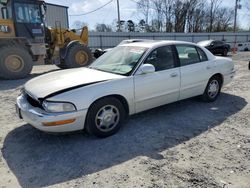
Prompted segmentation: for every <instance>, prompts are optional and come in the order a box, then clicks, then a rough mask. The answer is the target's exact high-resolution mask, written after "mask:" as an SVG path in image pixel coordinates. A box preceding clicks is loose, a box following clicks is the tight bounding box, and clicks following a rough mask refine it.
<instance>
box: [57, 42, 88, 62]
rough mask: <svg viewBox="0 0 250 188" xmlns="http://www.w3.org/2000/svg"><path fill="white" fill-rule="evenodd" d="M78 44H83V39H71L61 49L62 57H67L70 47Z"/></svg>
mask: <svg viewBox="0 0 250 188" xmlns="http://www.w3.org/2000/svg"><path fill="white" fill-rule="evenodd" d="M77 44H81V45H84V44H83V43H81V41H79V40H73V41H70V42H69V43H68V44H67V46H66V47H64V48H61V49H60V58H61V59H65V57H66V55H67V53H68V50H69V49H70V47H72V46H74V45H77Z"/></svg>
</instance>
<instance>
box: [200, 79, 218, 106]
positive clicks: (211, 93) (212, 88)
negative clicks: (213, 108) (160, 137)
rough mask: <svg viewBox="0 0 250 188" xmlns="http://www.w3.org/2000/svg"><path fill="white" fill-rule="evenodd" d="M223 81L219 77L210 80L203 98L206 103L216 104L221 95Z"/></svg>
mask: <svg viewBox="0 0 250 188" xmlns="http://www.w3.org/2000/svg"><path fill="white" fill-rule="evenodd" d="M221 87H222V80H221V78H220V77H219V76H213V77H212V78H210V79H209V81H208V84H207V87H206V89H205V91H204V93H203V95H202V96H201V98H202V100H203V101H204V102H214V101H216V99H217V98H218V96H219V95H220V91H221Z"/></svg>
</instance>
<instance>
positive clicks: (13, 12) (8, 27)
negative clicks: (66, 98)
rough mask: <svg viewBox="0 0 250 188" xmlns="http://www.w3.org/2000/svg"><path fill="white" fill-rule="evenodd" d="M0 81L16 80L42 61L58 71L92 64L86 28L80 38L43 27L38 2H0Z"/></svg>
mask: <svg viewBox="0 0 250 188" xmlns="http://www.w3.org/2000/svg"><path fill="white" fill-rule="evenodd" d="M0 5H1V6H0V7H1V16H0V17H1V18H0V78H4V79H20V78H24V77H26V76H27V75H28V74H29V73H30V72H31V70H32V67H33V64H34V63H33V62H35V61H38V60H41V59H42V60H43V62H45V64H55V65H57V66H58V67H60V68H63V69H67V68H75V67H83V66H87V65H89V64H90V63H91V62H92V54H91V50H90V49H89V48H88V46H87V45H88V28H87V27H84V28H83V29H82V32H81V35H77V34H76V33H75V32H74V31H71V30H68V29H65V28H61V24H60V22H56V26H55V28H48V27H46V26H45V24H44V18H45V14H46V4H45V2H44V1H40V0H0Z"/></svg>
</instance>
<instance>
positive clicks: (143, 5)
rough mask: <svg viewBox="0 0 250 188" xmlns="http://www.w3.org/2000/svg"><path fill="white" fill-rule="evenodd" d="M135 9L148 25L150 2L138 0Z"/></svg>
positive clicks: (148, 0)
mask: <svg viewBox="0 0 250 188" xmlns="http://www.w3.org/2000/svg"><path fill="white" fill-rule="evenodd" d="M137 9H138V10H139V12H141V13H142V14H143V16H144V20H145V22H146V24H148V22H149V20H148V18H149V13H150V0H139V1H138V2H137Z"/></svg>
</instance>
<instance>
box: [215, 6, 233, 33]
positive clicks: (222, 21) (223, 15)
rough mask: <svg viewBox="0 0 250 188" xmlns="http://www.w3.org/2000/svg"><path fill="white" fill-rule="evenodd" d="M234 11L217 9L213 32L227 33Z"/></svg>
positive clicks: (231, 24) (231, 23)
mask: <svg viewBox="0 0 250 188" xmlns="http://www.w3.org/2000/svg"><path fill="white" fill-rule="evenodd" d="M233 15H234V10H233V9H228V8H225V7H223V8H219V9H218V11H217V14H216V21H215V26H214V29H213V31H215V32H220V31H227V30H228V29H229V28H230V27H232V26H233Z"/></svg>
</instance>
